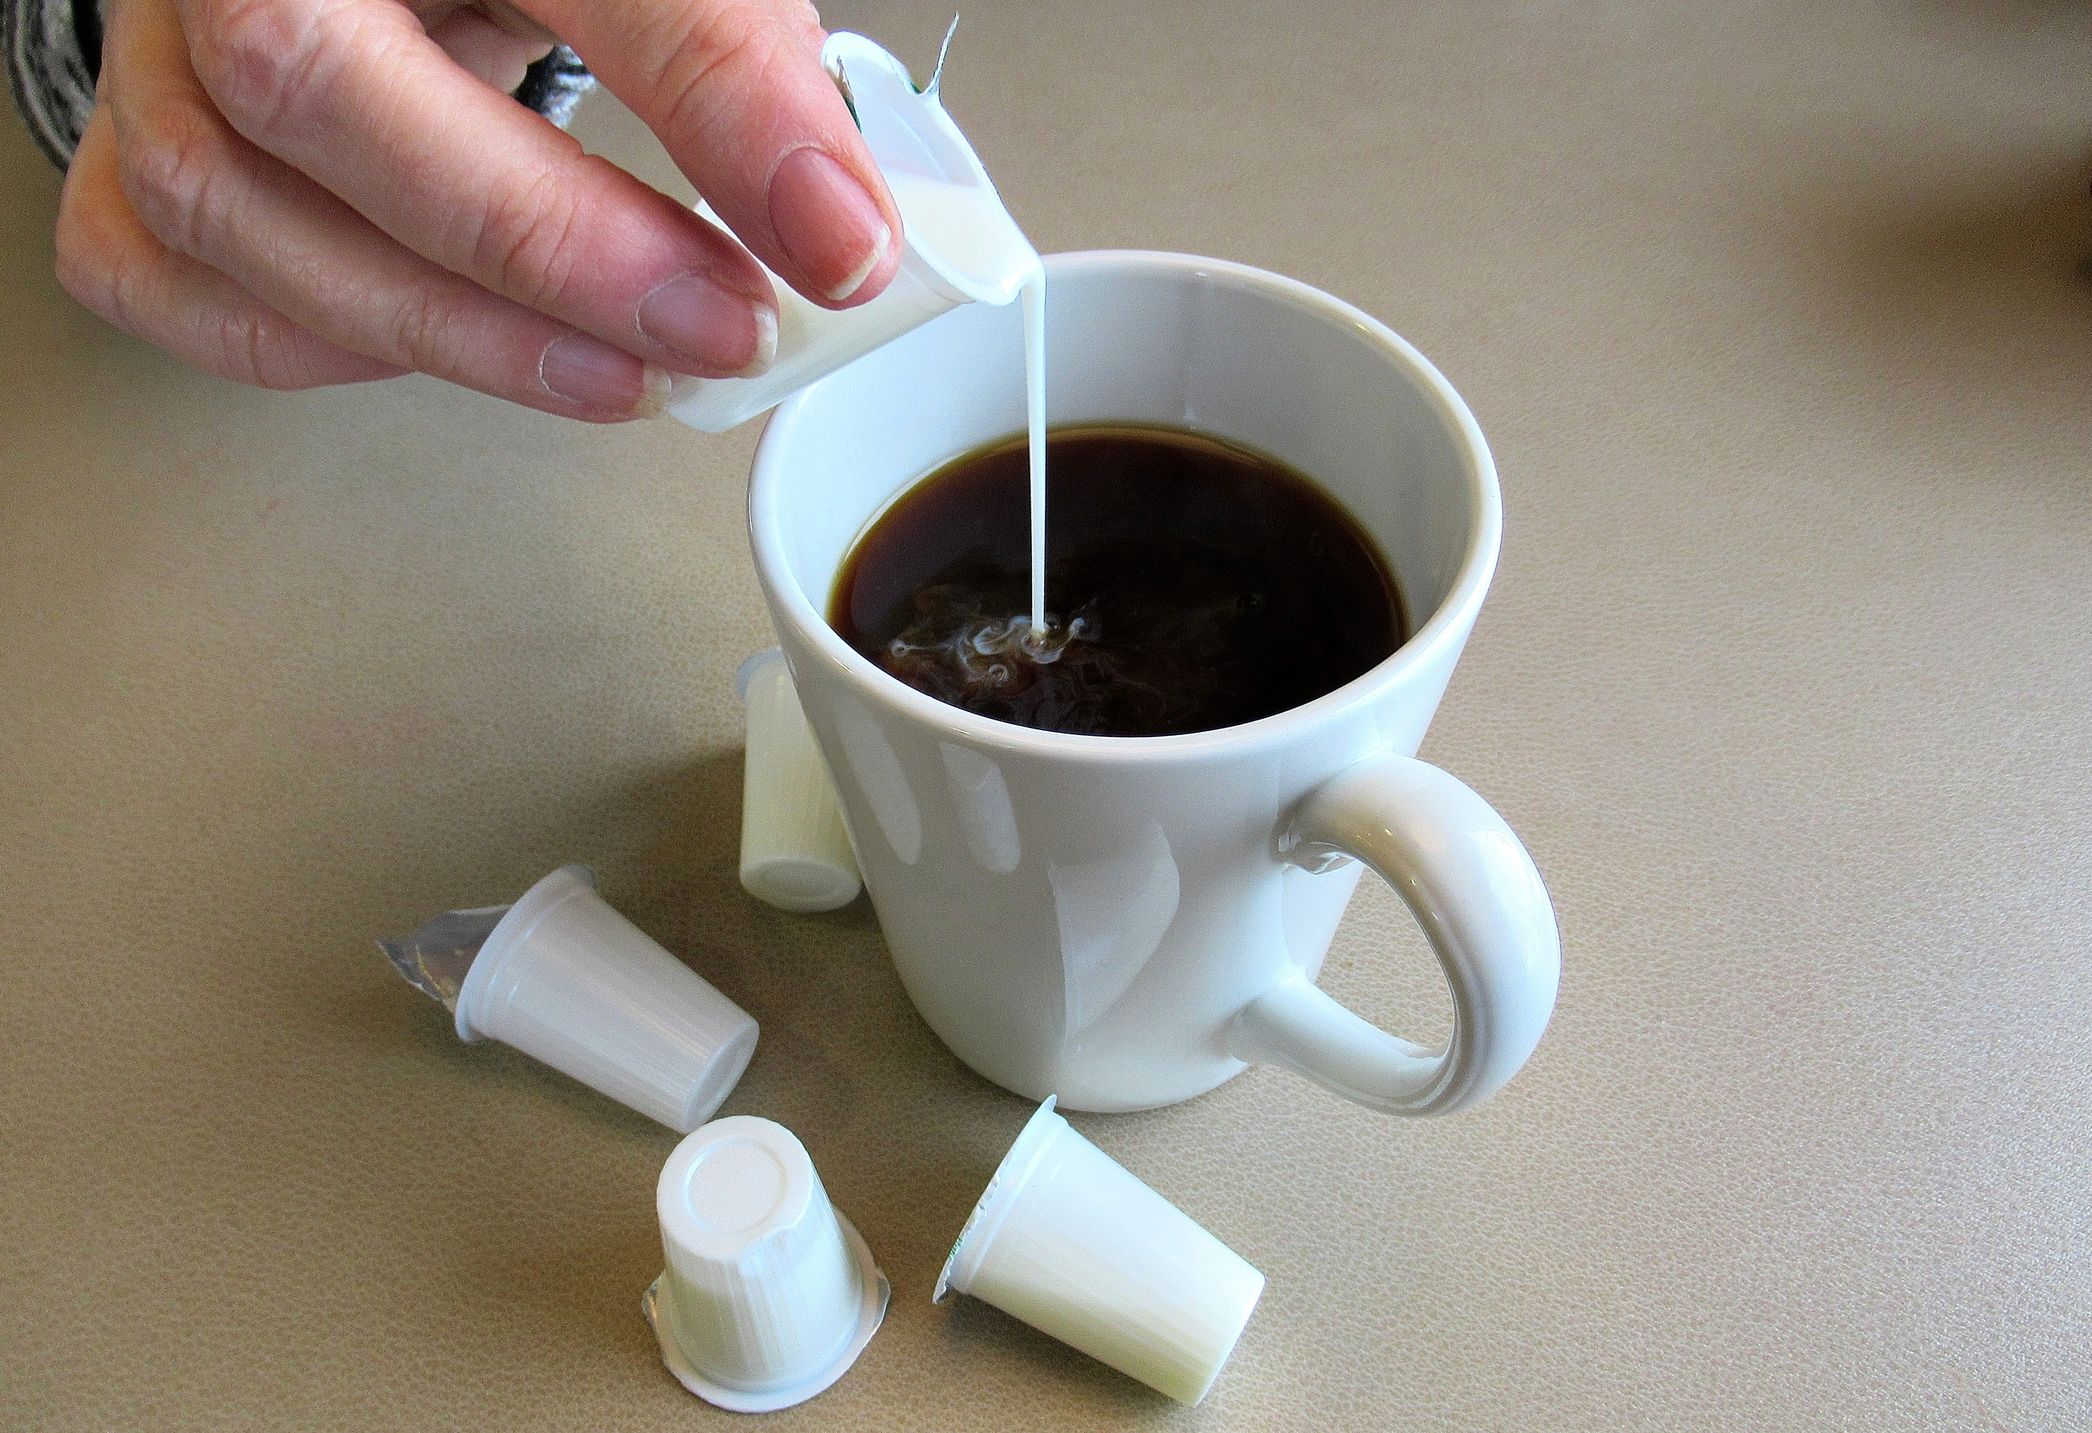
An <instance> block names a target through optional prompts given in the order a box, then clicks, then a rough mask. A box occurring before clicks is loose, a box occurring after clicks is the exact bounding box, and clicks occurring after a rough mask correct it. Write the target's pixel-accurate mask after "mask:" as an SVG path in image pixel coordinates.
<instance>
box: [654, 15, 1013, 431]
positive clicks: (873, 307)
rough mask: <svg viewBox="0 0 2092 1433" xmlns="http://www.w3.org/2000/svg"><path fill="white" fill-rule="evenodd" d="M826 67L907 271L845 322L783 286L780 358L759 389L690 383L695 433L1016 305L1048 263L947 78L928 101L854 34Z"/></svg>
mask: <svg viewBox="0 0 2092 1433" xmlns="http://www.w3.org/2000/svg"><path fill="white" fill-rule="evenodd" d="M949 41H950V36H949V35H947V36H946V42H947V43H949ZM821 63H822V64H823V65H824V66H825V67H826V68H827V70H828V72H829V73H830V74H831V75H834V76H835V77H836V82H837V84H839V85H840V86H841V87H842V89H843V93H844V94H845V95H847V96H848V97H849V100H850V107H851V109H852V111H853V112H854V113H855V114H856V116H857V127H858V128H859V130H861V131H862V132H863V135H864V142H865V145H866V147H867V148H869V149H870V150H871V152H872V158H873V160H874V161H876V162H877V164H878V166H879V170H880V172H881V173H882V174H883V175H884V176H885V177H886V187H887V188H888V190H889V191H891V192H892V194H893V199H894V204H895V206H896V207H897V208H898V209H899V210H900V211H901V227H902V235H901V267H900V271H899V272H898V273H896V274H895V275H894V277H893V281H892V282H891V283H890V284H889V285H888V286H887V287H886V289H885V290H884V291H883V292H882V293H880V294H879V296H878V297H877V298H874V299H872V300H870V301H868V302H866V303H863V304H860V305H858V306H857V307H856V308H851V309H842V310H831V309H824V308H822V307H820V306H819V305H818V304H814V303H810V302H808V301H807V300H806V299H803V298H801V297H800V296H799V295H798V294H796V293H794V292H793V291H792V288H791V286H790V285H788V284H786V283H784V282H783V281H781V280H779V279H777V278H776V276H775V275H773V276H772V277H771V286H772V287H773V288H775V289H776V290H777V356H776V358H775V359H774V360H773V361H772V362H771V364H770V366H769V367H768V368H767V369H765V370H764V371H763V372H761V373H758V374H755V375H753V376H752V377H748V378H684V379H681V380H679V381H678V382H677V383H676V385H675V387H674V389H673V390H672V391H671V392H670V394H669V400H668V412H669V414H670V416H672V417H674V418H677V419H680V420H681V421H682V422H684V423H687V424H689V425H690V426H691V427H693V428H702V429H704V430H706V431H707V432H713V433H718V432H724V431H725V430H726V429H728V428H731V427H734V426H735V425H736V424H739V423H742V422H745V421H746V420H748V419H750V418H753V417H755V416H756V415H757V414H758V413H763V412H766V411H768V410H769V409H770V408H772V407H775V406H776V405H777V404H779V403H781V402H783V401H784V400H785V399H786V398H788V397H790V396H791V395H792V394H793V393H796V392H797V391H799V390H800V389H801V388H804V387H806V385H807V384H809V383H812V382H813V381H814V380H815V379H817V378H821V377H824V376H826V375H827V374H830V373H833V372H834V371H835V370H836V369H838V368H841V367H842V366H843V365H844V364H846V363H848V362H849V361H850V360H851V359H853V358H858V357H861V356H862V355H864V354H867V353H870V352H871V351H872V350H873V349H875V348H878V347H881V346H882V345H884V344H887V343H891V342H892V341H893V340H894V339H896V338H899V337H900V336H901V335H902V334H904V333H907V332H908V331H909V330H910V329H913V328H918V327H920V326H921V325H923V324H925V323H927V322H929V321H930V320H931V319H933V318H935V317H937V315H939V314H941V313H945V312H947V311H949V310H951V309H954V308H957V307H958V306H959V305H960V304H964V303H988V304H1006V303H1009V302H1010V301H1012V300H1013V299H1015V298H1016V297H1017V295H1018V293H1019V292H1020V291H1021V290H1022V289H1023V287H1024V285H1025V284H1026V283H1027V282H1029V281H1031V280H1033V279H1035V278H1037V277H1038V276H1039V275H1040V274H1041V273H1042V272H1043V270H1042V268H1041V266H1040V263H1039V255H1038V251H1037V250H1035V249H1033V248H1032V246H1031V243H1030V241H1029V240H1027V239H1026V238H1025V237H1024V234H1023V231H1021V230H1020V229H1018V227H1017V225H1016V222H1015V221H1014V220H1012V219H1011V218H1010V215H1009V211H1008V210H1006V209H1004V208H1003V205H1002V200H1001V198H1000V197H999V196H998V195H997V194H996V192H995V186H994V185H993V184H992V183H990V182H989V179H988V171H987V170H986V169H984V168H982V167H981V161H980V159H979V157H978V156H977V155H975V154H974V152H973V146H972V145H970V144H968V143H967V142H966V136H965V135H963V134H961V133H960V132H959V127H958V126H957V125H956V124H954V123H952V118H951V116H950V115H949V114H947V113H945V109H944V105H943V104H942V103H941V102H940V101H939V100H938V98H937V80H936V77H934V76H933V77H932V79H931V82H930V84H929V85H928V86H927V87H925V88H923V89H917V88H916V85H915V82H914V80H912V79H911V78H910V77H909V74H908V67H907V66H906V65H904V64H902V63H901V62H900V61H899V60H897V59H895V58H894V57H893V56H892V55H890V54H888V53H887V52H886V51H885V50H883V49H881V48H880V47H879V46H877V45H875V44H873V43H872V42H871V41H870V40H867V39H866V38H865V37H864V36H862V35H853V34H849V33H848V32H838V33H836V34H834V35H830V36H829V37H828V42H827V43H826V44H825V45H824V46H822V49H821ZM938 69H939V73H940V74H941V73H942V69H943V65H942V61H941V60H940V62H939V66H938ZM698 209H699V212H700V213H702V214H704V215H705V216H706V217H707V218H711V219H715V220H716V217H717V216H715V215H713V214H712V213H711V211H710V210H709V209H707V208H705V206H703V205H699V206H698Z"/></svg>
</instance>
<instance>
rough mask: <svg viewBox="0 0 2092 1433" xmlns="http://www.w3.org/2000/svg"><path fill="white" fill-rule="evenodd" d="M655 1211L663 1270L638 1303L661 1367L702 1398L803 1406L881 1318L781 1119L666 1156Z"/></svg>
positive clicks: (850, 1231) (875, 1290)
mask: <svg viewBox="0 0 2092 1433" xmlns="http://www.w3.org/2000/svg"><path fill="white" fill-rule="evenodd" d="M654 1205H655V1210H656V1212H657V1213H658V1214H659V1215H660V1218H661V1252H662V1254H663V1256H664V1257H665V1260H666V1267H665V1268H664V1269H663V1270H662V1273H661V1277H660V1278H658V1279H656V1280H655V1281H654V1283H653V1285H652V1286H651V1287H650V1288H648V1289H647V1291H646V1296H645V1298H644V1299H642V1300H641V1304H640V1307H641V1310H642V1311H643V1312H644V1313H645V1314H646V1317H647V1322H649V1323H651V1324H652V1325H653V1326H654V1333H655V1336H656V1337H657V1338H659V1339H660V1341H661V1357H662V1359H663V1361H664V1362H666V1363H667V1365H668V1368H669V1371H670V1372H671V1373H673V1374H675V1376H676V1378H677V1380H678V1381H679V1382H681V1383H682V1385H683V1386H684V1387H685V1388H687V1389H689V1390H690V1391H691V1392H692V1393H695V1394H696V1395H698V1397H700V1398H703V1399H704V1400H705V1401H707V1402H708V1403H714V1404H717V1405H718V1406H719V1407H721V1408H726V1409H730V1410H732V1411H734V1412H737V1413H768V1412H770V1411H772V1410H774V1409H778V1408H789V1407H791V1406H792V1405H793V1404H795V1403H804V1402H805V1401H806V1400H807V1399H809V1398H812V1397H813V1396H814V1395H815V1394H817V1393H819V1392H821V1390H823V1389H825V1388H827V1387H828V1386H829V1385H830V1384H832V1383H834V1382H835V1381H836V1380H837V1379H838V1378H841V1377H842V1376H843V1374H844V1373H845V1372H847V1371H848V1370H849V1368H850V1365H851V1364H853V1363H855V1362H856V1361H857V1355H858V1354H860V1353H862V1352H863V1351H864V1346H865V1345H866V1344H867V1343H869V1342H871V1337H872V1334H873V1333H874V1332H875V1331H876V1330H877V1329H878V1327H879V1323H880V1320H882V1319H883V1318H885V1317H886V1304H887V1300H888V1297H889V1294H890V1291H889V1289H888V1286H887V1282H886V1277H885V1275H883V1274H881V1273H880V1272H879V1269H878V1266H877V1265H876V1264H875V1263H874V1262H873V1261H872V1254H871V1250H869V1249H868V1248H866V1247H865V1243H864V1240H863V1239H861V1238H859V1237H858V1234H857V1230H856V1229H855V1228H853V1227H852V1226H851V1225H850V1222H849V1221H848V1220H846V1219H844V1218H843V1216H842V1215H841V1214H840V1213H839V1212H838V1211H837V1210H836V1208H835V1206H834V1205H833V1204H831V1203H829V1200H828V1191H827V1190H826V1189H825V1188H823V1187H822V1185H821V1176H820V1175H819V1174H818V1173H816V1172H815V1170H814V1165H813V1160H812V1159H810V1158H809V1157H808V1156H807V1153H806V1146H804V1145H802V1144H801V1143H800V1142H799V1140H798V1137H797V1136H795V1135H794V1134H793V1133H792V1132H791V1131H790V1130H788V1129H786V1128H785V1127H784V1126H783V1125H781V1124H777V1123H775V1122H774V1121H771V1120H766V1119H758V1118H756V1117H755V1116H753V1115H736V1116H734V1117H733V1118H731V1119H723V1120H714V1121H713V1122H712V1123H711V1124H708V1125H706V1126H705V1127H704V1128H703V1129H701V1130H699V1131H698V1132H697V1133H695V1134H693V1135H691V1136H690V1137H689V1138H687V1139H685V1140H684V1141H683V1142H682V1143H681V1144H679V1145H677V1146H676V1150H675V1153H674V1154H672V1155H670V1156H669V1158H668V1164H667V1166H666V1167H665V1168H663V1169H662V1171H661V1182H660V1185H659V1186H658V1188H657V1190H656V1193H655V1199H654Z"/></svg>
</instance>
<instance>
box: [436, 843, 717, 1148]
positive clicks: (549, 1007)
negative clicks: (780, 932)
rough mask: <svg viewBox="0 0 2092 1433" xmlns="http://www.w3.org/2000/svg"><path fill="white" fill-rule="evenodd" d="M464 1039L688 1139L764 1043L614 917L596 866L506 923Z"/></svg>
mask: <svg viewBox="0 0 2092 1433" xmlns="http://www.w3.org/2000/svg"><path fill="white" fill-rule="evenodd" d="M457 1029H458V1035H459V1037H460V1038H462V1039H466V1040H479V1039H483V1038H488V1037H491V1038H493V1039H496V1040H499V1041H501V1042H502V1043H503V1044H504V1045H512V1046H514V1047H515V1048H516V1049H518V1050H521V1051H522V1052H523V1053H524V1054H526V1055H529V1056H531V1057H532V1058H533V1059H537V1060H542V1061H544V1062H545V1063H546V1064H548V1065H550V1066H552V1068H554V1069H555V1070H559V1071H561V1072H563V1073H565V1074H568V1075H572V1076H573V1077H574V1078H575V1079H577V1080H579V1081H581V1083H582V1084H584V1085H587V1086H588V1087H589V1088H590V1089H592V1090H595V1091H597V1092H598V1093H600V1094H605V1095H608V1096H609V1097H610V1098H611V1099H613V1100H616V1101H617V1102H618V1103H620V1104H623V1105H629V1106H630V1107H631V1108H633V1109H635V1110H637V1111H639V1112H640V1113H641V1114H643V1115H647V1116H649V1117H651V1118H653V1119H656V1120H659V1121H660V1122H661V1123H662V1124H665V1125H667V1126H668V1127H669V1128H670V1129H674V1130H681V1131H689V1130H693V1129H696V1128H697V1127H698V1126H699V1125H701V1124H703V1123H704V1122H705V1121H706V1120H708V1119H710V1118H711V1117H712V1114H713V1112H714V1111H715V1110H717V1109H718V1108H719V1106H720V1103H721V1102H722V1101H724V1100H725V1099H726V1097H727V1095H728V1094H729V1093H730V1092H731V1091H732V1090H733V1088H734V1084H735V1082H736V1081H738V1080H739V1079H740V1078H741V1072H742V1071H743V1070H745V1069H747V1068H748V1059H749V1056H751V1055H752V1054H754V1053H755V1039H756V1024H755V1019H754V1017H752V1016H751V1015H749V1013H748V1012H747V1011H745V1010H743V1009H742V1008H741V1007H740V1006H738V1005H736V1004H734V1002H733V1001H731V1000H729V999H727V998H726V997H725V996H724V995H722V994H720V993H719V992H718V991H717V990H715V989H713V988H712V986H711V985H710V984H709V983H707V982H706V981H704V980H702V979H700V978H699V977H698V975H697V974H696V972H694V971H692V970H691V969H690V967H688V966H686V965H684V964H683V963H682V962H681V961H679V960H677V959H676V958H675V957H674V956H672V955H670V954H669V953H668V952H667V951H665V950H663V949H662V948H661V947H660V946H659V945H657V944H655V942H654V941H653V939H652V938H651V937H649V936H648V935H647V934H646V932H644V931H642V930H640V929H639V927H637V926H635V925H633V924H632V922H630V921H628V920H626V919H625V918H624V917H623V916H621V915H619V914H618V913H617V912H616V911H614V910H612V909H611V908H610V905H609V903H608V902H606V901H605V900H604V899H603V898H602V897H601V896H599V895H597V894H596V878H595V876H594V874H593V873H591V872H590V871H589V869H588V867H586V866H562V867H560V868H559V869H558V870H556V871H554V872H553V873H552V874H551V875H549V876H547V877H545V879H543V880H542V881H539V882H538V883H537V884H536V885H534V886H532V887H531V888H530V889H529V890H528V891H527V892H525V893H524V896H523V899H521V900H519V901H517V902H516V903H515V904H514V905H513V906H510V907H509V909H508V913H507V914H506V915H504V916H502V917H501V920H500V922H499V923H498V924H497V925H496V926H495V927H494V930H493V932H492V933H491V934H490V935H488V937H487V940H486V943H485V944H484V945H482V946H481V947H480V949H479V953H478V954H477V955H476V956H474V957H473V959H472V968H471V969H470V970H469V971H467V972H466V974H465V979H464V983H463V984H462V985H460V986H459V987H458V1002H457Z"/></svg>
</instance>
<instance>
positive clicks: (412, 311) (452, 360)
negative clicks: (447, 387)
mask: <svg viewBox="0 0 2092 1433" xmlns="http://www.w3.org/2000/svg"><path fill="white" fill-rule="evenodd" d="M460 317H461V315H460V312H459V305H458V302H457V300H456V299H455V298H454V297H453V296H452V295H449V294H446V293H444V292H442V291H441V290H439V289H424V290H422V291H420V292H419V293H416V294H414V295H412V296H411V297H409V298H408V300H407V301H406V302H405V303H403V304H401V305H400V309H399V313H398V315H397V317H396V318H395V319H394V320H393V324H392V351H391V352H390V353H388V354H386V355H385V357H386V359H387V360H389V361H390V362H393V363H397V364H400V365H403V366H405V367H407V368H412V369H415V370H416V371H418V372H421V373H432V374H435V375H436V376H438V377H443V378H447V377H450V376H451V375H453V374H455V373H457V372H459V370H460V360H461V358H462V356H463V354H462V348H463V343H462V339H461V334H460V329H461V325H460V323H459V319H460Z"/></svg>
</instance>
